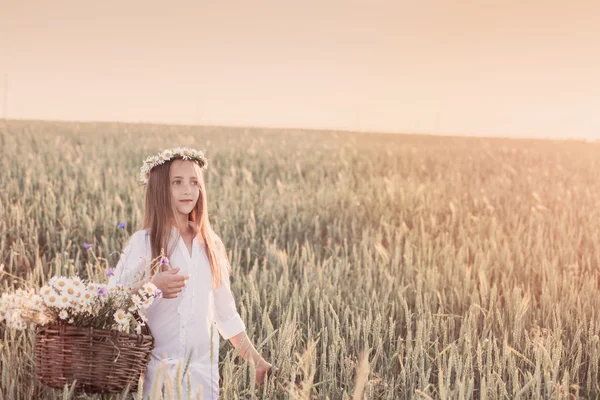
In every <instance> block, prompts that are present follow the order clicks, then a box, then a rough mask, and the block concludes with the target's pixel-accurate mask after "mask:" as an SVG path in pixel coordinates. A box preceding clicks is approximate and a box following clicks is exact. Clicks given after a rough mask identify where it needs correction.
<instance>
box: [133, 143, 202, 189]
mask: <svg viewBox="0 0 600 400" xmlns="http://www.w3.org/2000/svg"><path fill="white" fill-rule="evenodd" d="M174 158H182V159H184V160H193V161H196V162H197V163H198V165H200V168H201V169H205V168H206V167H207V166H208V159H207V158H206V157H205V156H204V152H203V151H202V150H196V149H190V148H188V147H177V148H176V149H166V150H163V151H162V152H160V153H157V154H154V155H151V156H148V158H146V159H145V160H144V165H142V167H141V168H140V182H141V183H142V184H144V185H146V184H148V178H149V177H150V171H151V170H152V168H154V167H156V166H158V165H162V164H164V163H165V162H167V161H170V160H172V159H174Z"/></svg>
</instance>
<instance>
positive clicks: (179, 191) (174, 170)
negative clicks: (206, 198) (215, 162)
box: [169, 159, 200, 220]
mask: <svg viewBox="0 0 600 400" xmlns="http://www.w3.org/2000/svg"><path fill="white" fill-rule="evenodd" d="M199 174H200V172H199V168H198V165H197V164H196V163H195V162H194V161H189V160H179V159H178V160H173V161H172V164H171V168H170V171H169V179H170V186H171V201H172V202H173V204H174V205H175V208H176V209H177V214H178V215H177V217H179V218H180V217H183V216H185V217H186V218H185V219H186V220H187V215H188V214H189V213H190V212H192V210H193V209H194V207H196V203H197V202H198V197H200V177H199Z"/></svg>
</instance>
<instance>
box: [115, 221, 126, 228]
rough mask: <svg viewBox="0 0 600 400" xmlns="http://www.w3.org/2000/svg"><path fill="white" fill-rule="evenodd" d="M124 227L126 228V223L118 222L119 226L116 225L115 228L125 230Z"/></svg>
mask: <svg viewBox="0 0 600 400" xmlns="http://www.w3.org/2000/svg"><path fill="white" fill-rule="evenodd" d="M126 226H127V222H125V221H123V222H119V225H117V227H118V228H119V229H125V227H126Z"/></svg>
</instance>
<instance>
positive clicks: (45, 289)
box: [40, 285, 56, 297]
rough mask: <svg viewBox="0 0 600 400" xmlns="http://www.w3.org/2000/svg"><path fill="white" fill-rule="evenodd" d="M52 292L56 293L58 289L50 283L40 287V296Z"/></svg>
mask: <svg viewBox="0 0 600 400" xmlns="http://www.w3.org/2000/svg"><path fill="white" fill-rule="evenodd" d="M50 294H56V291H55V290H54V289H53V288H52V287H51V286H49V285H44V286H42V288H41V289H40V296H42V297H46V296H48V295H50Z"/></svg>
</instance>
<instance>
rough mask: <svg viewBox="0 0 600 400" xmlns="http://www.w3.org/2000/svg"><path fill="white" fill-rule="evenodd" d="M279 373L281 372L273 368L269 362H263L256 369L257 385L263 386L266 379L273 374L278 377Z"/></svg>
mask: <svg viewBox="0 0 600 400" xmlns="http://www.w3.org/2000/svg"><path fill="white" fill-rule="evenodd" d="M278 372H279V370H278V369H277V368H275V367H273V366H272V365H271V364H269V363H268V362H266V361H264V362H261V363H260V364H259V366H258V367H257V368H256V383H257V384H258V385H262V384H263V382H264V381H265V378H266V377H268V376H269V375H271V374H275V375H277V373H278Z"/></svg>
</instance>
